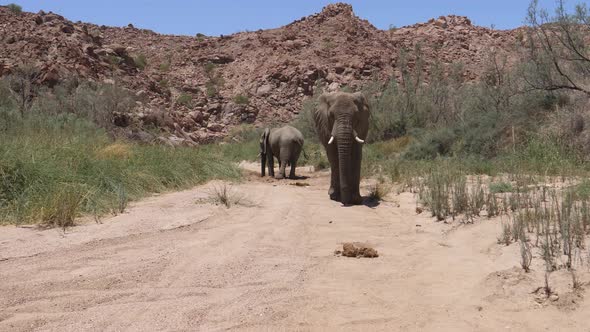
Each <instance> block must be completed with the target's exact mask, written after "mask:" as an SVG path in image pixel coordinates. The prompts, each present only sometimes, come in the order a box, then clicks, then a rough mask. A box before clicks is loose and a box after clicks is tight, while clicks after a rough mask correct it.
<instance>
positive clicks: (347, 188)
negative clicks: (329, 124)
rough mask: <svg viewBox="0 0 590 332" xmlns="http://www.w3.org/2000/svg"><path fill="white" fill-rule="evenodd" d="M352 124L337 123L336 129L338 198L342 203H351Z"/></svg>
mask: <svg viewBox="0 0 590 332" xmlns="http://www.w3.org/2000/svg"><path fill="white" fill-rule="evenodd" d="M352 140H353V137H352V126H351V125H350V124H348V123H346V122H345V123H342V124H339V126H338V129H337V131H336V142H337V144H338V169H339V173H340V198H341V202H342V204H345V205H348V204H351V203H352V187H353V184H352V183H350V181H352V144H353V143H352Z"/></svg>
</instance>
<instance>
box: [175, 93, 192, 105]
mask: <svg viewBox="0 0 590 332" xmlns="http://www.w3.org/2000/svg"><path fill="white" fill-rule="evenodd" d="M192 101H193V96H191V95H190V94H188V93H183V94H181V95H180V96H178V99H176V103H177V104H179V105H183V106H190V105H191V103H192Z"/></svg>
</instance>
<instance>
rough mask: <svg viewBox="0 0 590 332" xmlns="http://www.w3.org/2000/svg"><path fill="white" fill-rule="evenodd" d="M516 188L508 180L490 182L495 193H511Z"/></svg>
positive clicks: (491, 189)
mask: <svg viewBox="0 0 590 332" xmlns="http://www.w3.org/2000/svg"><path fill="white" fill-rule="evenodd" d="M513 191H514V188H513V187H512V185H511V184H510V183H508V182H494V183H490V192H491V193H494V194H502V193H510V192H513Z"/></svg>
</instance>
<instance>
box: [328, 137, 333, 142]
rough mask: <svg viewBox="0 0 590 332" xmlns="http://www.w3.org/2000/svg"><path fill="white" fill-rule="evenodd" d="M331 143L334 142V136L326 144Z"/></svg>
mask: <svg viewBox="0 0 590 332" xmlns="http://www.w3.org/2000/svg"><path fill="white" fill-rule="evenodd" d="M332 142H334V136H331V137H330V140H329V141H328V144H332Z"/></svg>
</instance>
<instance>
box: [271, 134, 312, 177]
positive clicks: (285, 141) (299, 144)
mask: <svg viewBox="0 0 590 332" xmlns="http://www.w3.org/2000/svg"><path fill="white" fill-rule="evenodd" d="M302 149H303V135H302V134H301V132H300V131H299V130H297V129H295V128H293V127H291V126H284V127H281V128H273V129H269V128H266V129H265V130H264V133H263V134H262V137H261V138H260V163H261V164H262V166H261V169H260V172H261V176H264V175H265V174H264V169H265V164H267V165H268V175H270V176H275V171H274V158H277V159H278V160H279V174H278V175H277V177H276V178H277V179H282V178H284V177H285V168H286V166H287V164H289V165H290V166H291V171H290V173H289V178H291V179H294V178H295V168H296V166H297V160H298V159H299V155H300V154H301V150H302Z"/></svg>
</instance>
